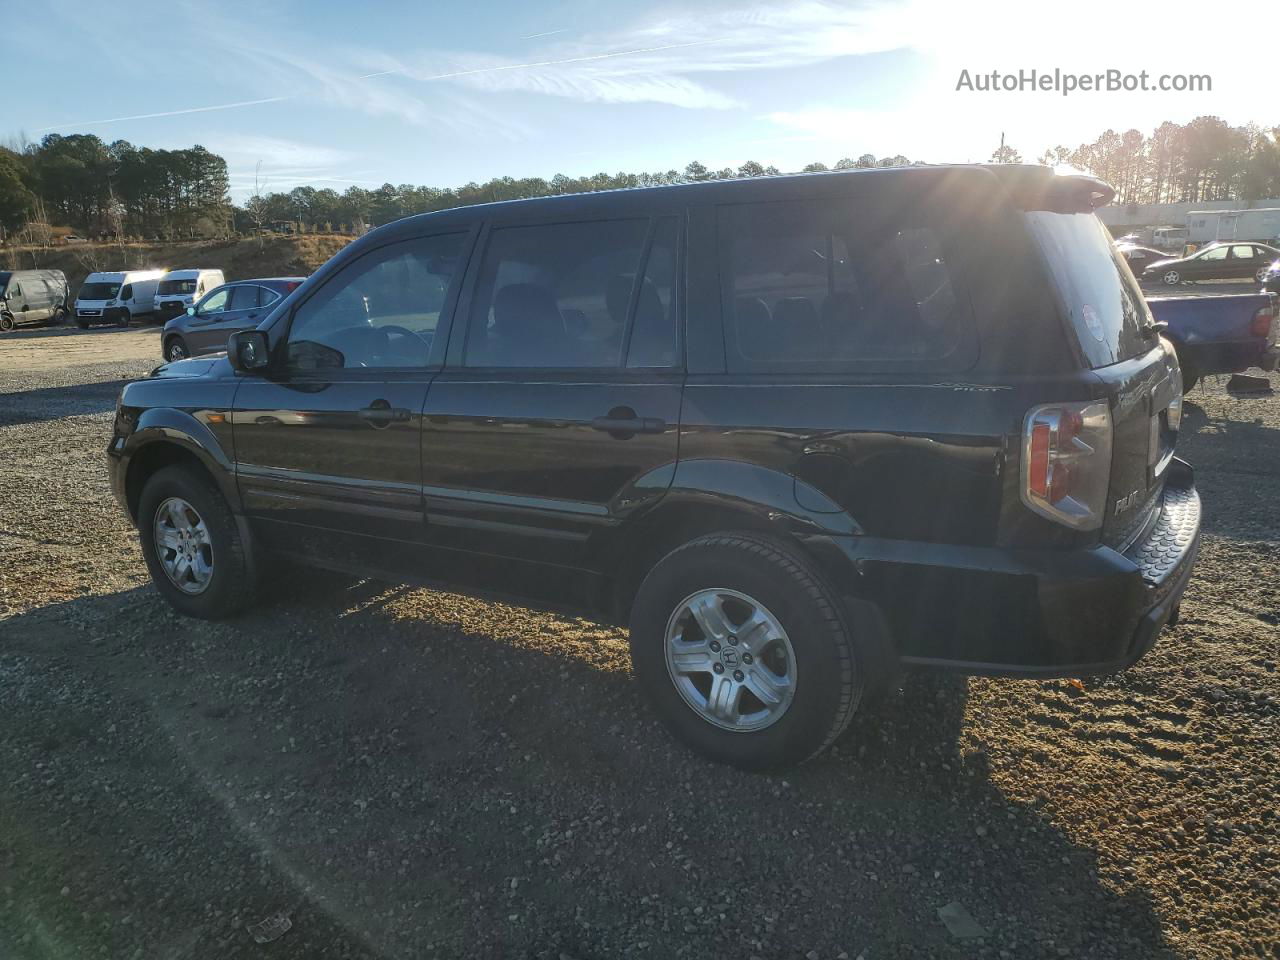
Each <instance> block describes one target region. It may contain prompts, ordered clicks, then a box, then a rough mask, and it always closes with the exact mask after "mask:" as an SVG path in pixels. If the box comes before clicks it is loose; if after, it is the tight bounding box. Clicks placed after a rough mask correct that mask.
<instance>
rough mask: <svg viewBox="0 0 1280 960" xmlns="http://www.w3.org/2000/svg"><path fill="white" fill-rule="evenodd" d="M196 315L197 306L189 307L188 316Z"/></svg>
mask: <svg viewBox="0 0 1280 960" xmlns="http://www.w3.org/2000/svg"><path fill="white" fill-rule="evenodd" d="M195 315H196V308H195V307H187V316H188V317H194V316H195Z"/></svg>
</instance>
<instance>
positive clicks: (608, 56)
mask: <svg viewBox="0 0 1280 960" xmlns="http://www.w3.org/2000/svg"><path fill="white" fill-rule="evenodd" d="M552 32H557V33H558V32H560V31H552ZM729 39H732V38H730V37H717V38H715V39H712V40H692V41H690V42H688V43H667V44H663V45H662V46H659V47H637V48H636V49H634V50H615V51H614V52H613V53H597V54H592V55H591V56H586V57H565V58H563V59H561V60H535V61H532V62H530V63H507V64H503V65H501V66H497V67H477V68H475V69H474V70H457V71H455V72H453V73H438V74H436V75H435V76H432V77H414V76H411V75H409V74H407V73H405V72H404V71H403V70H380V71H378V72H377V73H365V74H361V75H360V76H358V77H356V79H357V80H372V79H373V78H375V77H389V76H392V75H393V74H394V75H397V76H403V77H406V78H408V79H410V80H417V81H419V82H422V83H429V82H431V81H433V80H453V79H456V78H458V77H474V76H477V75H478V74H482V73H501V72H503V71H506V70H529V69H532V68H533V67H557V66H562V65H564V64H567V63H590V62H592V61H595V60H612V59H614V58H616V57H634V56H635V55H636V54H640V53H660V52H661V51H663V50H683V49H685V48H688V47H703V46H706V45H707V44H710V43H724V42H725V41H726V40H729ZM297 97H298V94H289V95H288V96H283V97H263V98H262V99H261V100H239V101H237V102H235V103H215V104H213V105H212V106H208V107H187V108H186V109H185V110H165V111H163V112H161V113H137V114H134V115H132V116H128V117H109V118H107V119H105V120H82V121H80V122H78V123H58V124H54V125H52V126H48V127H37V128H36V129H35V132H36V133H43V132H44V131H46V130H65V129H67V128H68V127H90V126H96V125H98V124H103V123H123V122H125V121H126V120H155V119H157V118H159V117H180V116H182V115H183V114H188V113H208V112H209V111H211V110H234V109H236V108H237V107H255V106H258V105H259V104H263V103H280V102H282V101H284V100H295V99H297Z"/></svg>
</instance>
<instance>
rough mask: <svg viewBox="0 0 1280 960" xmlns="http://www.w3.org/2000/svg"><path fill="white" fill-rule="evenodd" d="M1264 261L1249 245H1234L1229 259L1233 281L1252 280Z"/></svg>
mask: <svg viewBox="0 0 1280 960" xmlns="http://www.w3.org/2000/svg"><path fill="white" fill-rule="evenodd" d="M1262 264H1263V261H1262V259H1261V258H1260V257H1259V256H1258V254H1257V251H1256V250H1254V248H1253V245H1252V244H1249V243H1233V244H1232V245H1231V253H1230V256H1229V257H1228V259H1227V265H1228V270H1229V273H1230V275H1231V278H1232V279H1241V280H1252V279H1253V275H1254V274H1255V273H1257V272H1258V268H1259V267H1260V266H1262Z"/></svg>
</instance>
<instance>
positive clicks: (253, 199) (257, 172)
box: [244, 160, 268, 247]
mask: <svg viewBox="0 0 1280 960" xmlns="http://www.w3.org/2000/svg"><path fill="white" fill-rule="evenodd" d="M244 212H245V213H246V214H247V215H248V217H249V222H250V223H252V224H253V232H254V233H255V234H257V237H258V246H259V247H261V246H262V245H263V242H264V240H263V236H262V231H263V228H264V227H265V226H266V223H267V216H268V208H267V200H266V198H265V197H264V196H263V195H262V161H261V160H259V161H258V165H257V166H256V167H254V168H253V193H251V194H250V195H249V199H248V200H246V201H245V204H244Z"/></svg>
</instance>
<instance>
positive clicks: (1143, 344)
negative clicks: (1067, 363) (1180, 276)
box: [1023, 210, 1225, 368]
mask: <svg viewBox="0 0 1280 960" xmlns="http://www.w3.org/2000/svg"><path fill="white" fill-rule="evenodd" d="M1023 216H1024V217H1025V218H1026V222H1027V225H1028V227H1029V228H1030V230H1031V234H1032V236H1033V237H1034V238H1035V239H1036V242H1037V243H1038V244H1039V247H1040V252H1041V255H1042V256H1043V258H1044V261H1045V264H1046V266H1047V268H1048V270H1049V273H1050V275H1051V276H1052V278H1053V280H1054V283H1055V285H1056V287H1057V289H1058V293H1059V295H1060V297H1061V301H1062V309H1063V311H1064V312H1065V313H1066V315H1067V318H1068V322H1069V325H1070V327H1071V329H1072V330H1073V331H1074V333H1075V336H1076V340H1077V342H1078V343H1079V344H1080V350H1081V353H1083V354H1084V357H1085V359H1086V360H1087V361H1088V363H1089V365H1090V366H1091V367H1094V368H1097V367H1105V366H1108V365H1110V364H1113V363H1118V362H1120V361H1121V360H1128V359H1130V358H1132V357H1136V356H1140V355H1141V354H1143V353H1146V352H1147V350H1149V349H1150V348H1151V346H1152V344H1153V343H1154V341H1152V340H1150V339H1148V338H1147V337H1146V336H1145V335H1144V334H1143V327H1144V325H1145V324H1146V323H1147V322H1148V321H1149V320H1150V319H1151V314H1150V312H1149V311H1148V310H1147V303H1146V300H1145V299H1144V298H1143V296H1142V290H1141V289H1140V288H1139V287H1138V283H1137V281H1136V280H1134V278H1133V272H1132V271H1130V270H1129V269H1128V267H1127V266H1126V265H1125V262H1124V258H1123V257H1121V256H1120V254H1119V253H1118V252H1116V249H1115V247H1114V245H1113V244H1112V242H1111V235H1110V234H1109V233H1108V232H1107V229H1106V227H1104V226H1103V225H1102V223H1101V221H1099V220H1098V218H1097V217H1096V216H1094V215H1093V214H1092V213H1052V212H1049V211H1044V210H1033V211H1029V212H1027V213H1025V214H1024V215H1023ZM1223 252H1224V253H1225V249H1224V251H1223Z"/></svg>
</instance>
